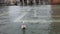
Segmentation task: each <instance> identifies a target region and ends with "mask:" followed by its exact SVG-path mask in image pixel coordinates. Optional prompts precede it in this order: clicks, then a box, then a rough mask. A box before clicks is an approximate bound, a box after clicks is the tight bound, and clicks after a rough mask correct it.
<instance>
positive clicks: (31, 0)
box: [0, 0, 50, 5]
mask: <svg viewBox="0 0 60 34" xmlns="http://www.w3.org/2000/svg"><path fill="white" fill-rule="evenodd" d="M1 3H6V4H7V5H17V4H20V5H46V4H49V3H50V0H0V4H1Z"/></svg>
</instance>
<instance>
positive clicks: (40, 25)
mask: <svg viewBox="0 0 60 34" xmlns="http://www.w3.org/2000/svg"><path fill="white" fill-rule="evenodd" d="M51 7H52V6H51V5H41V6H3V7H1V8H0V12H1V11H3V12H2V13H0V34H50V33H51V34H55V33H52V32H55V31H54V30H55V29H54V27H52V26H53V25H54V24H55V23H54V22H53V17H52V16H53V14H52V8H51ZM54 19H55V18H54ZM22 21H24V22H25V23H26V25H27V29H26V30H25V31H23V30H22V29H21V25H22ZM55 27H56V26H55ZM51 31H52V32H51ZM57 32H58V31H57Z"/></svg>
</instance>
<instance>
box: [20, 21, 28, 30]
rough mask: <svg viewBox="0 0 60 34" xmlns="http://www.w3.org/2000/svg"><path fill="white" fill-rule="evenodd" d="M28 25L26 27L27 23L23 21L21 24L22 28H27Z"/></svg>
mask: <svg viewBox="0 0 60 34" xmlns="http://www.w3.org/2000/svg"><path fill="white" fill-rule="evenodd" d="M26 28H27V27H26V24H25V22H24V21H23V23H22V25H21V29H23V30H25V29H26Z"/></svg>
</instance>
